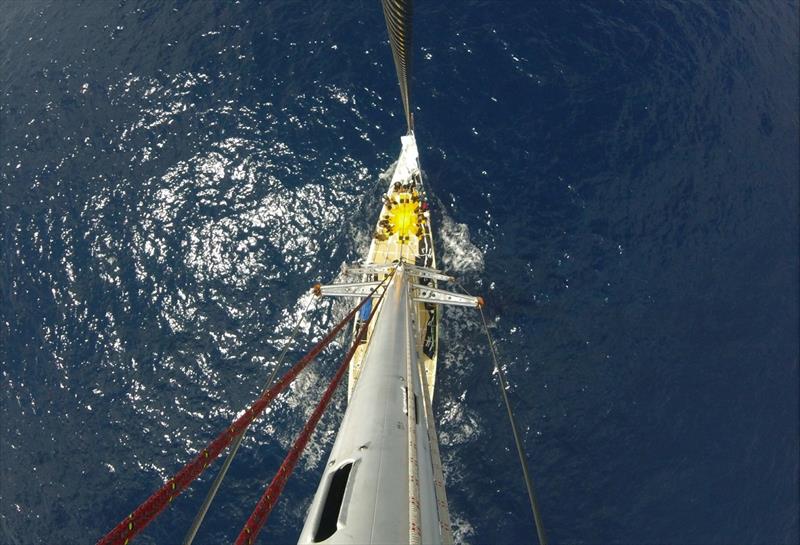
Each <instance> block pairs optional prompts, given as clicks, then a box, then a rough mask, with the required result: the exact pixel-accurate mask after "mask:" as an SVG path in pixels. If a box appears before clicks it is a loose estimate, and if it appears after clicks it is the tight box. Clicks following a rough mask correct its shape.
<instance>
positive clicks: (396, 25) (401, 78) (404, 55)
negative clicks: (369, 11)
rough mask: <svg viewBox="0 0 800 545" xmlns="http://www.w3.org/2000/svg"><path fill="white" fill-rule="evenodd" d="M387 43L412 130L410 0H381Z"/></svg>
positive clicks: (411, 129)
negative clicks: (389, 45) (390, 50)
mask: <svg viewBox="0 0 800 545" xmlns="http://www.w3.org/2000/svg"><path fill="white" fill-rule="evenodd" d="M381 1H382V3H383V15H384V17H385V18H386V29H387V30H388V31H389V43H390V44H391V45H392V56H393V57H394V66H395V68H396V69H397V82H398V83H399V84H400V98H401V100H402V101H403V109H404V110H405V114H406V123H407V124H408V132H409V133H410V132H412V131H413V130H414V120H413V118H412V117H411V98H410V96H409V78H410V77H411V7H412V0H381Z"/></svg>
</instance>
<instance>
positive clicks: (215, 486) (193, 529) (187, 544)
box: [183, 296, 316, 545]
mask: <svg viewBox="0 0 800 545" xmlns="http://www.w3.org/2000/svg"><path fill="white" fill-rule="evenodd" d="M315 300H316V297H314V296H311V298H310V299H309V300H308V303H306V307H305V309H303V313H302V314H301V315H300V319H299V320H297V322H296V323H295V324H294V328H293V329H292V332H291V334H290V335H289V339H288V340H287V341H286V343H285V344H284V345H283V350H282V351H281V353H280V356H278V361H277V362H276V363H275V367H273V369H272V373H270V375H269V378H267V380H266V382H265V383H264V387H263V388H262V389H261V392H262V394H263V393H264V392H266V391H267V390H269V388H270V386H272V382H273V381H274V380H275V376H276V375H277V374H278V371H279V370H280V369H281V365H282V364H283V359H284V358H285V357H286V354H287V353H288V352H289V347H290V346H291V345H292V343H293V342H294V339H295V337H296V336H297V333H298V332H299V331H300V324H302V323H303V319H304V318H305V317H306V314H307V313H308V309H309V308H310V307H311V303H313V302H314V301H315ZM248 428H249V426H246V427H245V428H244V429H243V430H242V432H241V433H240V434H239V435H238V436H237V437H236V439H235V440H234V442H233V444H232V445H231V449H230V451H229V452H228V455H227V456H226V457H225V461H224V462H223V463H222V467H221V468H220V470H219V473H217V476H216V477H215V478H214V482H213V483H211V488H210V489H209V490H208V493H207V494H206V498H205V499H204V500H203V505H201V506H200V509H199V510H198V511H197V515H195V517H194V520H193V521H192V525H191V526H190V527H189V530H188V531H187V532H186V536H185V537H184V538H183V545H191V544H192V541H194V538H195V536H196V535H197V531H198V530H199V529H200V525H201V524H203V519H205V516H206V513H208V508H209V507H211V502H213V501H214V497H215V496H216V495H217V492H218V491H219V487H220V485H222V481H223V480H224V479H225V475H226V474H227V473H228V468H229V467H230V465H231V462H233V459H234V458H235V457H236V453H237V452H238V450H239V446H240V445H241V444H242V440H243V439H244V434H245V433H247V430H248Z"/></svg>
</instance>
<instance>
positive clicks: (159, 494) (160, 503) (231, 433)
mask: <svg viewBox="0 0 800 545" xmlns="http://www.w3.org/2000/svg"><path fill="white" fill-rule="evenodd" d="M381 284H382V283H381ZM378 287H380V285H379V286H378ZM377 289H378V288H377V287H376V288H375V289H374V290H373V291H372V293H370V294H369V295H368V296H367V297H365V298H364V299H363V300H362V301H361V303H359V305H358V306H357V307H355V308H354V309H353V310H351V311H350V313H349V314H348V315H347V316H345V317H344V319H342V321H340V322H339V323H338V324H336V326H335V327H334V328H333V329H331V331H330V332H329V333H328V334H327V335H325V337H324V338H323V339H322V340H321V341H320V342H318V343H317V344H316V345H315V346H314V347H313V348H312V349H311V350H309V352H308V353H307V354H306V355H305V356H303V358H302V359H300V361H298V362H297V363H296V364H295V365H294V366H293V367H292V368H291V369H290V370H289V372H287V373H286V374H285V375H284V376H283V377H281V379H280V380H279V381H278V382H276V383H275V385H274V386H272V387H271V388H270V389H269V390H267V391H266V392H264V393H263V394H262V395H261V397H259V398H258V399H257V400H256V401H255V403H253V404H252V405H251V406H250V407H249V408H248V409H247V410H246V411H245V412H244V414H243V415H242V416H240V417H239V418H237V419H236V420H235V421H234V422H233V424H231V425H230V427H228V429H227V430H225V431H224V432H222V433H221V434H219V435H218V436H217V438H216V439H214V440H213V441H212V442H211V443H209V444H208V446H206V448H204V449H203V450H202V451H200V453H199V454H198V455H197V456H196V457H195V458H194V459H193V460H192V461H191V462H189V463H188V464H186V465H185V466H183V469H181V470H180V471H179V472H178V473H177V474H176V475H175V476H174V477H173V478H171V479H170V480H168V481H167V482H166V483H165V484H164V486H162V487H161V488H160V489H158V490H157V491H156V492H154V493H153V494H152V495H151V496H150V497H149V498H147V500H145V502H144V503H142V504H141V505H140V506H139V507H137V508H136V510H135V511H134V512H133V513H131V514H130V515H128V516H127V517H125V518H124V519H122V521H121V522H120V523H119V524H117V525H116V526H115V527H114V529H113V530H111V531H110V532H109V533H108V534H106V535H105V536H104V537H103V538H102V539H100V541H98V542H97V545H127V544H128V542H129V541H130V540H131V539H133V537H134V536H136V535H137V534H138V533H139V532H141V531H142V530H144V528H145V526H147V525H148V524H150V522H152V521H153V519H154V518H156V516H157V515H158V514H159V513H161V511H163V510H164V508H165V507H166V506H167V505H169V503H170V502H171V501H172V500H173V499H175V498H176V497H177V496H178V495H179V494H180V493H181V492H183V491H184V490H186V488H187V487H188V486H189V485H190V484H191V483H192V481H194V480H195V479H196V478H197V477H199V476H200V474H202V473H203V471H205V470H206V468H208V466H209V464H211V462H213V461H214V460H215V459H216V458H217V457H218V456H219V455H220V453H221V452H222V451H223V450H225V447H227V446H228V445H229V444H230V443H231V441H233V440H234V439H235V438H236V436H237V435H238V434H239V433H241V431H242V430H243V429H245V428H246V427H247V426H249V425H250V424H251V423H252V422H253V420H255V419H256V418H257V417H258V416H259V415H260V414H261V413H262V412H263V411H264V409H265V408H266V407H267V405H268V404H269V403H270V401H272V400H273V399H274V398H275V397H276V396H277V395H278V394H280V393H281V392H282V391H283V390H284V389H285V388H286V386H288V385H289V384H290V383H291V382H292V381H293V380H294V379H295V377H297V375H298V374H299V373H300V372H301V371H302V370H303V369H304V368H305V367H306V366H307V365H308V364H309V363H310V362H311V361H312V360H313V359H314V358H315V357H317V355H319V353H320V352H321V351H322V349H323V348H325V346H326V345H327V344H328V343H329V342H331V340H333V338H334V337H335V336H336V335H337V334H338V333H339V331H341V329H342V328H343V327H344V326H345V324H346V323H348V322H349V321H350V320H351V319H352V318H353V316H355V314H356V312H358V311H359V310H360V309H361V307H362V306H364V304H365V303H366V302H367V301H368V300H369V299H370V298H371V297H372V295H373V294H374V293H375V291H377Z"/></svg>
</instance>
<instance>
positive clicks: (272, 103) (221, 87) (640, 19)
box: [0, 0, 800, 545]
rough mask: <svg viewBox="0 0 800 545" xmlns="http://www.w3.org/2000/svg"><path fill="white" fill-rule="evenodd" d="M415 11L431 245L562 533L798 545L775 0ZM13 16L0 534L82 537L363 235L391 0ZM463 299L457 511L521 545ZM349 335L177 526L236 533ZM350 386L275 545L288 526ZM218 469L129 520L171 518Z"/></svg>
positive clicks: (376, 166) (789, 146)
mask: <svg viewBox="0 0 800 545" xmlns="http://www.w3.org/2000/svg"><path fill="white" fill-rule="evenodd" d="M415 4H416V6H415V9H416V12H415V23H414V24H415V27H414V40H415V51H414V64H413V68H412V73H413V81H412V102H413V104H414V114H415V119H416V133H417V140H418V142H419V144H420V154H421V163H422V166H423V169H424V170H425V173H426V176H427V177H426V182H427V184H428V187H429V189H430V191H431V193H432V194H433V202H434V221H435V227H436V228H438V234H439V239H438V242H437V244H438V246H437V252H438V254H439V256H440V262H441V266H442V268H444V269H446V270H448V271H451V272H452V273H453V274H455V275H457V276H458V277H460V278H461V280H462V282H463V283H464V285H465V286H466V287H467V288H468V289H470V290H471V291H474V292H477V293H481V294H483V295H484V297H485V298H486V300H487V313H488V317H489V320H490V323H491V325H492V329H493V333H494V335H495V337H496V339H497V342H498V350H499V355H500V358H501V360H502V363H503V366H504V368H505V371H506V373H507V376H508V379H509V382H510V396H511V400H512V403H513V404H514V406H515V408H516V412H517V418H518V420H519V423H520V426H521V431H522V433H523V436H524V441H525V446H526V449H527V452H528V457H529V463H530V467H531V471H532V474H533V477H534V479H535V484H536V487H537V490H538V494H539V502H540V504H541V508H542V515H543V519H544V523H545V527H546V530H547V533H548V535H549V537H550V540H551V542H552V543H553V544H592V545H594V544H598V545H599V544H631V545H639V544H670V545H671V544H675V545H689V544H698V545H705V544H718V545H739V544H747V545H749V544H753V545H779V544H795V543H798V541H800V527H799V523H798V520H799V517H798V512H799V511H800V495H799V493H798V486H799V484H798V483H799V479H800V450H799V449H800V447H799V446H798V445H799V444H800V432H799V431H798V430H799V429H800V422H799V417H798V390H799V389H800V386H799V383H798V380H799V379H798V367H799V366H800V363H799V358H800V356H799V348H798V343H799V341H798V300H799V298H800V290H799V289H798V274H799V271H800V258H799V257H798V252H799V251H800V250H799V249H800V237H799V236H798V233H799V230H798V221H799V220H798V217H799V216H800V195H799V186H800V183H799V182H798V177H799V176H800V166H799V161H798V149H800V139H799V137H798V134H799V131H800V129H799V126H798V104H799V101H800V99H799V97H798V66H799V60H798V40H799V39H800V38H799V34H800V32H799V31H798V27H799V26H800V22H799V21H798V9H799V5H798V2H797V0H706V1H699V0H650V1H644V0H625V1H621V0H617V1H612V0H597V1H594V0H592V1H589V0H583V1H561V2H549V1H548V2H545V1H540V0H536V1H531V0H528V1H511V0H494V1H477V0H469V1H466V0H462V1H455V0H449V1H445V2H443V1H435V0H417V1H416V2H415ZM0 12H2V16H1V17H0V93H1V96H0V122H1V123H2V125H0V169H1V170H0V176H1V177H2V181H1V183H0V205H1V210H2V221H1V223H0V365H1V366H2V369H1V372H2V377H1V379H2V390H1V391H0V398H1V399H2V406H1V408H0V543H2V544H8V545H17V544H39V543H94V542H95V541H96V540H97V539H98V538H99V537H100V536H101V535H103V534H104V533H105V532H106V531H108V530H110V529H111V527H113V526H114V525H115V524H116V523H117V522H118V521H119V520H120V519H121V518H122V517H124V516H126V515H127V514H128V513H129V512H130V511H131V510H132V509H133V508H135V507H136V506H137V505H138V504H139V503H140V502H141V501H143V500H144V499H145V498H146V497H147V496H148V495H149V494H150V493H151V492H152V491H153V490H155V489H156V488H157V487H158V486H160V485H161V483H162V482H163V480H164V479H166V478H167V477H168V476H170V475H172V474H173V473H174V472H176V471H177V470H178V469H179V468H180V466H181V465H182V464H183V463H184V462H186V461H188V460H189V459H190V458H191V457H192V455H193V454H194V453H196V452H197V450H198V449H200V448H202V446H203V445H204V444H205V443H206V442H207V441H209V440H210V439H211V438H213V437H214V436H215V435H216V433H217V432H219V431H221V430H222V429H224V427H225V426H226V425H227V424H228V423H229V422H230V421H231V420H232V419H233V417H234V416H235V415H236V414H237V413H238V412H239V411H240V410H242V409H243V408H244V407H246V406H247V405H248V404H249V403H250V402H252V401H253V400H254V399H255V397H257V395H258V393H259V391H260V389H261V385H262V383H263V381H264V379H265V378H266V376H267V374H268V373H269V371H270V370H271V369H272V368H273V367H274V365H275V363H276V360H277V356H278V354H279V352H280V350H281V348H282V347H283V345H284V343H285V342H286V340H287V338H288V337H289V334H290V331H291V328H292V326H293V325H294V324H295V322H296V321H297V320H298V319H299V318H300V316H301V315H302V306H303V305H304V304H305V303H306V302H307V301H308V299H309V295H308V291H307V290H308V289H309V287H310V286H311V285H312V284H313V283H315V282H318V281H322V282H331V281H333V280H336V279H337V278H341V274H340V268H341V266H342V264H343V263H347V262H351V261H354V260H356V259H358V258H359V257H360V256H361V255H363V253H364V251H365V250H366V248H367V244H368V241H369V236H370V232H371V227H372V226H373V225H374V222H375V220H376V215H377V211H378V208H377V207H378V205H379V194H380V191H381V189H382V188H383V187H384V184H385V183H386V182H385V180H382V179H381V174H382V173H384V172H386V171H387V169H389V168H390V167H391V165H392V163H393V161H394V160H395V158H396V156H397V154H398V152H399V149H400V141H399V137H400V135H401V134H402V133H403V132H404V130H405V126H404V121H403V115H402V108H401V106H400V101H399V93H398V92H397V82H396V79H395V73H394V67H393V65H392V58H391V53H390V50H389V46H388V41H387V37H386V30H385V27H384V21H383V14H382V11H381V8H380V3H379V2H378V1H377V0H370V1H367V0H358V1H355V0H347V1H340V2H336V1H327V2H325V1H312V0H270V1H266V0H265V1H261V2H257V1H252V2H251V1H245V0H242V1H238V2H236V1H224V2H223V1H211V0H196V1H163V2H162V1H144V0H142V1H121V2H118V1H111V0H90V1H77V0H24V1H23V0H2V1H0ZM344 305H345V304H344V303H341V302H336V303H334V304H332V303H330V302H327V301H323V302H321V303H319V304H318V305H317V306H315V307H313V310H312V311H311V312H310V314H309V319H308V320H306V321H304V322H303V326H302V328H301V329H302V331H303V335H302V339H301V340H300V341H298V343H297V344H296V345H294V346H293V348H292V350H291V353H290V355H291V356H292V358H297V357H298V356H299V355H300V354H301V353H303V351H304V349H305V348H307V347H308V346H310V344H311V343H312V342H313V341H315V340H318V339H319V338H320V337H321V336H322V335H323V334H324V332H325V331H326V330H327V328H329V327H330V325H331V324H332V323H333V322H334V320H336V319H337V318H338V317H340V316H342V315H343V313H344V311H345V306H344ZM479 323H480V322H479V316H476V314H475V313H474V311H470V310H451V309H447V310H445V312H444V317H443V321H442V343H441V355H440V368H439V369H440V371H439V378H438V381H437V390H436V391H437V396H436V401H435V412H436V415H437V421H438V426H439V429H440V436H441V448H442V456H443V459H444V463H445V474H446V480H447V490H448V494H449V500H450V507H451V512H452V514H453V519H454V523H455V524H456V525H457V531H456V537H457V540H458V541H459V542H462V543H469V544H473V545H476V544H519V543H535V542H536V537H535V531H534V526H533V522H532V519H531V516H530V510H529V508H528V504H527V496H526V494H525V488H524V486H523V482H522V479H521V473H520V470H519V467H518V464H517V461H516V455H515V452H514V449H513V442H512V439H511V435H510V432H509V428H508V424H507V421H506V418H505V412H504V408H503V406H502V404H501V403H500V400H499V395H498V391H497V386H496V384H495V382H494V377H493V375H492V372H491V362H490V359H489V354H488V351H487V348H486V345H485V343H484V342H483V341H482V339H481V336H480V334H481V330H480V327H479ZM341 354H342V342H339V343H338V345H337V346H336V347H333V348H331V349H330V350H329V351H327V352H326V353H325V354H324V356H323V357H321V358H320V359H319V360H318V362H317V363H315V364H314V366H313V367H312V368H310V369H309V370H308V371H307V372H306V373H305V374H304V375H303V376H302V378H301V379H300V380H299V381H298V383H297V384H296V385H295V386H294V387H293V388H292V390H291V391H290V392H288V393H287V394H286V395H284V396H283V397H281V398H280V399H279V400H278V401H277V402H276V403H275V404H274V405H273V407H272V410H271V412H270V414H268V415H266V416H265V417H264V418H262V419H260V420H259V421H258V423H257V424H256V425H255V426H254V427H253V429H252V431H251V433H250V434H249V435H248V438H247V439H246V441H245V443H244V445H243V447H242V449H241V450H240V454H239V456H238V458H237V460H236V462H235V463H234V465H233V467H232V470H231V473H230V476H229V478H228V480H227V481H226V483H225V485H224V486H223V488H222V490H221V492H220V494H219V497H218V499H217V502H216V503H215V505H214V506H213V507H212V510H211V512H210V514H209V517H208V518H207V522H206V524H205V525H204V526H203V528H202V529H201V531H200V534H199V535H198V539H197V541H196V542H195V543H203V544H221V543H229V542H232V541H233V539H234V537H235V536H236V535H237V534H238V532H239V530H240V528H241V526H242V525H243V523H244V521H245V520H246V518H247V516H248V515H249V514H250V511H251V509H252V508H253V506H254V505H255V502H256V501H257V499H258V497H259V496H260V495H261V493H262V491H263V488H264V486H265V485H266V483H267V482H269V480H270V479H271V478H272V475H273V473H274V471H275V470H276V468H277V467H278V465H279V464H280V461H281V460H282V458H283V456H284V454H285V452H286V449H287V448H288V447H289V445H290V444H291V443H292V441H293V439H294V436H295V434H296V433H297V431H298V430H299V429H300V427H301V425H302V422H303V421H304V419H305V417H306V416H307V415H308V414H309V413H310V411H311V409H312V407H313V404H314V402H315V401H316V399H318V397H319V395H320V393H321V392H322V390H323V389H324V387H325V385H326V380H327V379H328V378H329V377H330V376H331V375H332V373H333V369H334V367H335V365H336V363H337V362H338V361H339V359H340V358H341ZM344 404H345V400H344V392H339V393H338V396H337V398H336V399H335V403H334V405H335V406H334V411H332V412H330V413H329V414H328V415H326V416H325V418H323V420H322V422H321V423H320V426H319V428H318V430H317V432H316V434H315V435H314V439H313V442H312V445H311V447H310V449H309V451H308V452H307V454H306V456H304V458H303V459H302V460H301V463H300V464H299V466H298V469H297V471H296V473H295V475H294V476H293V477H292V479H291V480H290V481H289V484H288V486H287V489H286V492H285V494H284V496H283V497H282V499H281V502H280V504H279V506H278V507H277V509H276V511H275V512H273V515H272V517H271V518H270V520H269V522H268V524H267V526H266V528H265V531H264V533H263V534H262V538H261V540H260V542H261V543H294V542H295V540H296V539H297V536H298V535H299V532H300V528H301V525H302V522H303V519H304V515H305V510H306V508H307V506H308V504H309V502H310V499H311V495H312V494H313V491H314V490H315V489H316V486H317V482H318V479H319V476H320V472H321V468H322V464H324V460H325V457H326V456H327V452H328V450H329V449H330V447H331V445H332V442H333V439H334V434H335V431H336V428H337V426H338V423H339V421H340V415H341V411H342V410H343V408H344ZM213 473H214V472H213V471H212V472H210V473H209V474H207V475H205V476H204V477H203V478H202V480H201V481H200V482H199V483H197V485H196V486H194V487H193V488H192V489H191V490H190V491H189V492H187V493H186V494H184V495H183V496H181V497H180V498H179V499H178V500H176V501H175V502H174V503H173V505H172V506H171V508H170V509H169V510H168V511H166V512H165V514H163V515H162V516H161V518H160V519H158V520H157V521H156V522H155V523H153V524H152V525H151V526H150V527H148V529H147V530H146V532H145V533H144V534H143V535H142V536H140V537H139V538H137V541H135V542H134V543H141V544H148V543H149V544H155V543H158V544H168V545H169V544H173V543H179V542H180V540H181V539H182V537H183V535H184V532H185V531H186V529H187V528H188V526H189V524H190V522H191V520H192V518H193V517H194V514H195V511H196V509H197V507H198V505H199V503H200V502H201V501H202V498H203V497H204V495H205V492H206V489H207V487H208V484H209V482H210V479H211V478H212V477H213Z"/></svg>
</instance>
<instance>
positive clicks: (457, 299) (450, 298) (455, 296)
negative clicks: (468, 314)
mask: <svg viewBox="0 0 800 545" xmlns="http://www.w3.org/2000/svg"><path fill="white" fill-rule="evenodd" d="M411 288H412V290H413V291H412V292H411V298H412V299H413V300H414V301H415V302H418V303H434V304H439V305H454V306H459V307H481V306H483V299H482V298H480V297H473V296H471V295H464V294H462V293H454V292H452V291H446V290H440V289H436V288H431V287H430V286H420V285H419V284H412V285H411Z"/></svg>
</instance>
